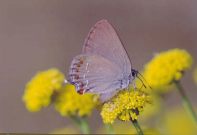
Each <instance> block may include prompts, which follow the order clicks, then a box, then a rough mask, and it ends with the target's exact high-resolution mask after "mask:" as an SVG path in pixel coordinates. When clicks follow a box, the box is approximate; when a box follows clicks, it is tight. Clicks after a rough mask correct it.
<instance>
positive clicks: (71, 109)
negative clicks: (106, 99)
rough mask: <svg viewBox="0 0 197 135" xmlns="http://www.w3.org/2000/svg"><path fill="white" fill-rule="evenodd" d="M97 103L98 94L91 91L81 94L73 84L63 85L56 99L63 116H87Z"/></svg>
mask: <svg viewBox="0 0 197 135" xmlns="http://www.w3.org/2000/svg"><path fill="white" fill-rule="evenodd" d="M97 105H98V97H97V96H95V95H93V94H89V93H87V94H84V95H80V94H78V93H77V92H76V90H75V86H73V85H71V84H67V85H66V86H65V87H63V88H62V90H61V92H60V93H59V94H58V95H57V97H56V100H55V108H56V110H57V111H58V112H59V113H60V114H61V115H62V116H86V115H89V114H91V112H92V110H93V109H94V108H95V107H96V106H97Z"/></svg>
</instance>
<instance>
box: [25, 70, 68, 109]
mask: <svg viewBox="0 0 197 135" xmlns="http://www.w3.org/2000/svg"><path fill="white" fill-rule="evenodd" d="M63 82H64V75H63V74H62V73H61V72H60V71H59V70H58V69H55V68H52V69H49V70H46V71H43V72H38V73H37V74H36V75H35V76H34V77H33V78H32V79H31V81H29V82H28V83H27V85H26V88H25V92H24V95H23V101H24V102H25V105H26V108H27V109H28V110H29V111H31V112H35V111H39V110H40V109H41V108H42V107H46V106H48V105H49V104H50V103H51V98H52V95H53V94H54V92H55V91H59V90H60V89H61V87H62V84H63Z"/></svg>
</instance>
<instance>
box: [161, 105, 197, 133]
mask: <svg viewBox="0 0 197 135" xmlns="http://www.w3.org/2000/svg"><path fill="white" fill-rule="evenodd" d="M163 127H164V128H165V129H164V131H165V132H166V133H165V134H170V135H197V128H196V123H194V122H193V121H192V120H191V119H190V118H189V116H188V115H187V112H186V111H185V110H183V109H182V108H176V109H173V110H172V109H171V111H169V112H168V113H167V115H166V118H165V121H164V126H163Z"/></svg>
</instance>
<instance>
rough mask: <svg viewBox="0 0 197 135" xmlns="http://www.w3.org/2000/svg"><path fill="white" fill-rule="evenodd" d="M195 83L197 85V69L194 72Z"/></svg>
mask: <svg viewBox="0 0 197 135" xmlns="http://www.w3.org/2000/svg"><path fill="white" fill-rule="evenodd" d="M194 81H195V82H196V84H197V68H196V69H195V70H194Z"/></svg>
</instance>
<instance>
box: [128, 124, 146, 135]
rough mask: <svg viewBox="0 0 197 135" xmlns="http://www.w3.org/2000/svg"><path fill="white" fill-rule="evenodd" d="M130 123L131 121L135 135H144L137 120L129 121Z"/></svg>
mask: <svg viewBox="0 0 197 135" xmlns="http://www.w3.org/2000/svg"><path fill="white" fill-rule="evenodd" d="M131 121H132V123H133V125H134V127H135V129H136V131H137V134H138V135H144V133H143V131H142V129H141V127H140V125H139V123H138V121H137V120H131Z"/></svg>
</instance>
